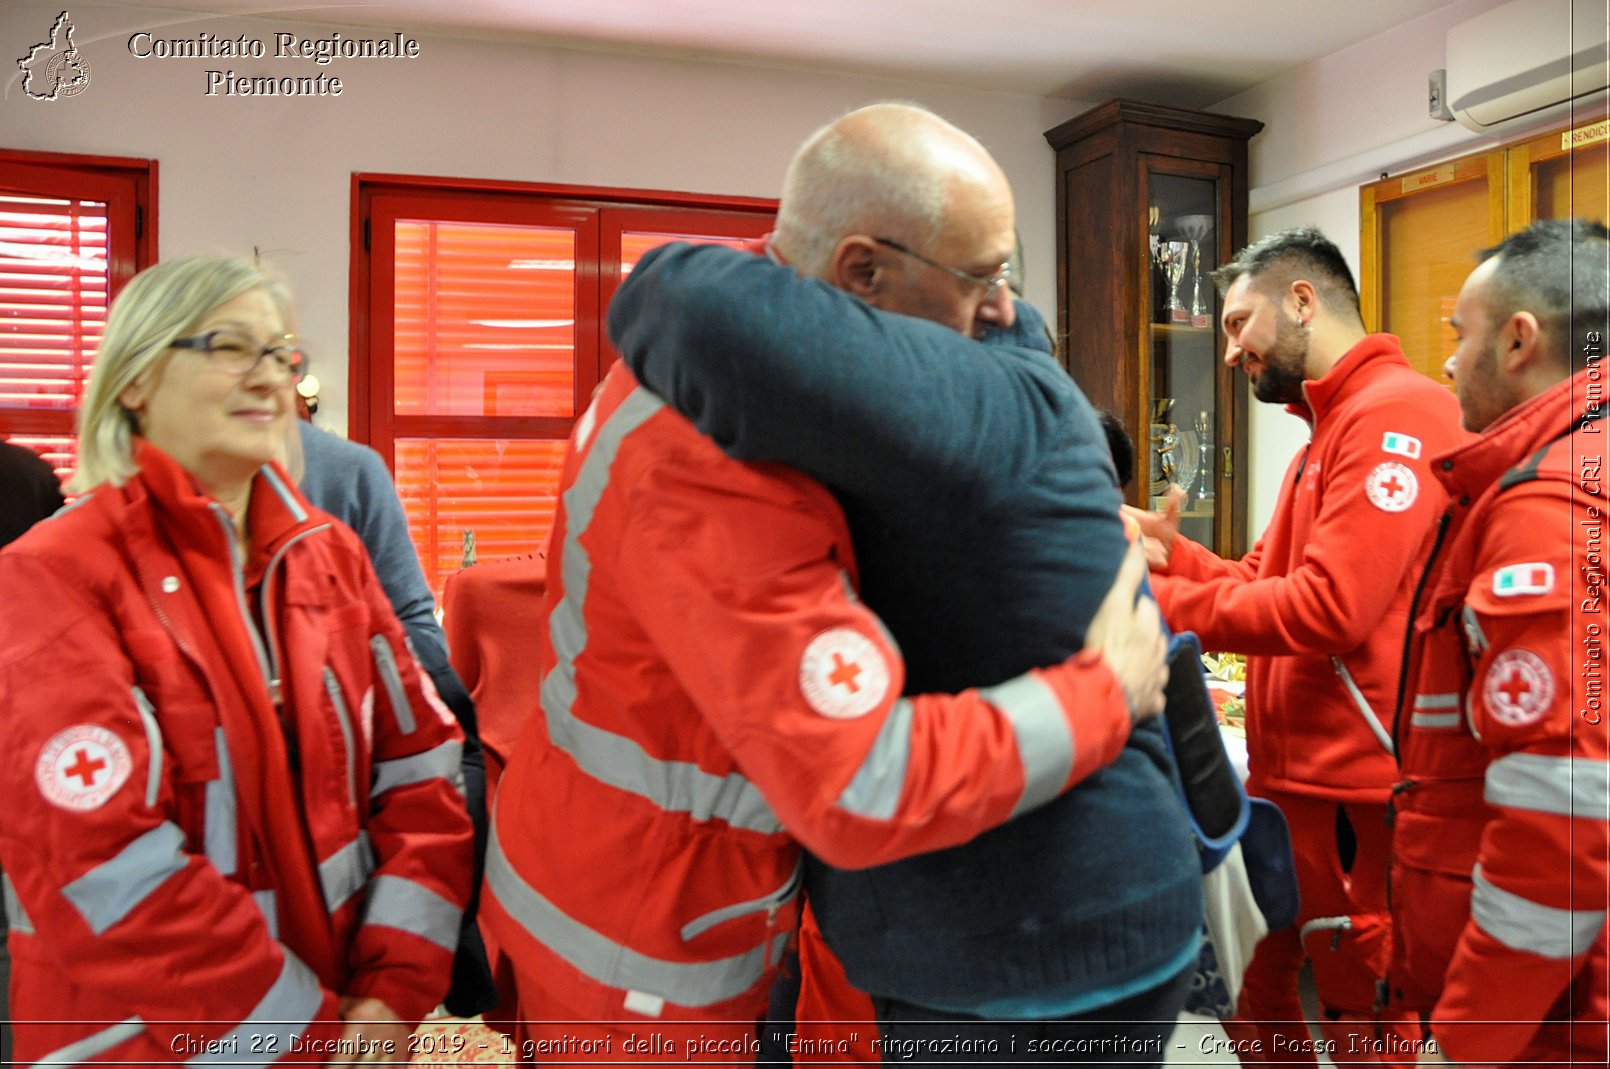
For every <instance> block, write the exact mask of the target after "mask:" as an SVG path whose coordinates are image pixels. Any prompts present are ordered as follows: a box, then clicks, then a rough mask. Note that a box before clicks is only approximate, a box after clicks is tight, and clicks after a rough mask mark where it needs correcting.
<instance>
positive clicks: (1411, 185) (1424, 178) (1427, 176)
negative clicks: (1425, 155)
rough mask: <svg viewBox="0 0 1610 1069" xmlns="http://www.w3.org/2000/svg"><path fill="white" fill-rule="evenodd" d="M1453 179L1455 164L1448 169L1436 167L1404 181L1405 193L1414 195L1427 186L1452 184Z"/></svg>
mask: <svg viewBox="0 0 1610 1069" xmlns="http://www.w3.org/2000/svg"><path fill="white" fill-rule="evenodd" d="M1453 179H1454V172H1453V164H1451V163H1450V164H1448V165H1447V166H1446V167H1435V168H1432V169H1431V170H1429V171H1419V172H1417V173H1415V174H1411V175H1409V176H1408V177H1407V178H1405V179H1403V192H1405V193H1413V192H1414V191H1415V190H1417V189H1425V188H1426V187H1427V186H1440V185H1442V183H1444V182H1452V181H1453Z"/></svg>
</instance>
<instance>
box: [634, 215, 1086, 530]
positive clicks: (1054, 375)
mask: <svg viewBox="0 0 1610 1069" xmlns="http://www.w3.org/2000/svg"><path fill="white" fill-rule="evenodd" d="M1017 311H1018V315H1017V322H1016V323H1015V324H1014V326H1013V327H1012V328H1011V329H1010V330H1007V331H998V332H996V333H995V335H994V336H992V337H989V338H986V339H984V340H982V341H975V340H973V339H971V338H968V337H966V336H965V335H962V334H960V333H958V332H956V331H955V330H952V329H949V328H947V327H943V326H941V325H939V324H937V323H931V322H929V321H927V320H923V319H916V318H912V317H910V316H903V315H897V314H894V313H889V312H882V311H879V310H877V309H874V308H871V307H869V306H868V305H866V304H864V303H863V302H861V301H859V300H857V299H856V298H854V297H852V296H850V295H849V294H847V293H844V292H842V291H841V290H838V289H835V288H833V287H831V286H829V285H827V284H826V283H823V282H821V281H819V280H815V279H808V278H803V277H801V276H799V275H798V274H797V273H796V272H795V271H794V270H793V269H792V268H790V267H787V266H785V265H781V264H777V263H775V262H773V261H771V260H770V259H768V258H767V257H764V256H756V255H754V254H752V253H747V252H741V251H737V250H733V249H728V248H724V247H720V246H708V245H701V246H694V245H685V244H673V245H668V246H663V247H661V248H659V249H656V250H654V251H652V252H650V253H649V254H648V255H647V256H646V257H644V259H643V260H642V261H641V262H640V263H639V264H638V265H637V266H636V267H635V268H634V269H633V271H632V273H631V276H630V277H629V278H628V280H627V281H626V283H625V284H623V285H622V287H621V289H620V291H619V292H618V293H617V295H616V297H615V300H614V301H613V303H612V304H611V306H610V309H609V318H608V326H609V334H610V339H611V341H613V342H614V344H615V346H616V348H618V349H619V350H620V352H621V354H622V356H623V357H624V359H625V360H626V363H627V365H628V366H629V367H630V368H631V369H632V371H633V373H634V374H636V375H637V376H638V378H639V379H640V380H641V381H642V382H643V383H644V384H645V385H647V386H648V387H649V389H651V390H653V391H654V392H655V393H657V394H659V395H660V396H662V397H664V398H665V400H666V401H667V402H668V403H669V404H670V405H671V406H672V407H674V408H676V409H677V410H678V411H680V412H681V413H682V414H683V415H685V416H687V417H688V418H689V419H691V420H692V421H693V422H694V424H695V425H696V426H698V428H699V429H700V430H701V431H703V432H704V433H705V434H707V435H709V436H710V437H711V438H712V439H714V440H715V442H716V443H717V444H718V445H719V446H721V448H722V449H723V450H725V451H726V452H727V453H728V454H729V455H731V456H733V457H736V458H738V459H740V460H756V461H775V462H779V463H784V464H788V465H790V466H792V467H795V468H798V469H799V470H801V471H804V472H806V473H807V474H809V475H812V476H814V477H815V478H817V479H820V480H821V481H822V482H824V483H825V484H827V485H828V486H830V487H832V488H833V489H835V490H836V491H839V492H841V493H845V494H849V495H852V496H855V497H859V498H863V499H867V500H874V501H878V502H880V503H888V504H898V502H900V501H901V500H903V499H905V498H906V497H908V496H926V497H927V498H928V499H929V500H932V499H933V497H934V495H936V494H939V495H943V496H949V497H952V498H956V499H967V498H969V497H975V496H978V495H981V494H986V493H994V492H996V491H998V490H999V489H1000V488H1001V487H1003V486H1007V485H1010V484H1011V483H1013V482H1015V481H1016V480H1017V478H1019V477H1020V476H1022V475H1025V474H1027V473H1028V472H1030V471H1032V470H1033V468H1034V465H1035V464H1036V463H1037V462H1038V460H1039V459H1040V458H1041V457H1043V455H1044V451H1045V447H1046V442H1047V441H1048V440H1050V439H1051V438H1052V436H1053V435H1055V434H1056V433H1057V427H1058V425H1059V424H1060V423H1061V422H1062V420H1063V419H1064V418H1066V417H1067V416H1068V415H1069V413H1070V412H1071V411H1072V410H1073V408H1074V406H1075V405H1077V404H1078V403H1079V402H1078V400H1077V398H1078V391H1077V389H1076V388H1075V387H1074V386H1073V384H1072V381H1071V380H1070V379H1068V377H1067V375H1066V374H1065V373H1064V372H1063V371H1062V369H1061V368H1060V367H1059V366H1058V365H1057V364H1056V362H1055V361H1054V360H1052V359H1051V357H1050V355H1049V349H1050V344H1049V338H1048V336H1047V334H1046V330H1045V323H1044V320H1043V319H1042V318H1041V317H1040V315H1039V313H1038V312H1036V311H1035V310H1034V309H1033V308H1032V307H1030V306H1029V305H1027V304H1023V303H1021V302H1019V304H1018V306H1017Z"/></svg>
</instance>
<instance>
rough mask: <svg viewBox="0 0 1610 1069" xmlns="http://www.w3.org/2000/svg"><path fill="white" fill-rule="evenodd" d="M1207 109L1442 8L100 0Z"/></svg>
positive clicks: (1131, 1)
mask: <svg viewBox="0 0 1610 1069" xmlns="http://www.w3.org/2000/svg"><path fill="white" fill-rule="evenodd" d="M110 2H112V3H120V4H123V5H125V6H138V7H142V8H152V7H160V8H166V9H170V10H174V9H177V10H183V11H195V12H210V13H216V14H224V13H227V14H235V15H242V16H245V15H254V16H259V17H275V18H284V17H286V16H293V17H295V18H297V19H300V20H304V21H307V22H317V23H326V24H330V25H333V26H352V27H370V28H375V29H385V30H407V31H414V32H420V33H425V32H428V33H431V34H436V35H446V36H455V37H469V38H478V39H486V40H497V41H503V42H507V41H511V40H516V41H529V42H533V43H543V44H552V45H563V46H571V47H583V48H592V49H608V50H624V51H633V52H647V53H653V54H668V55H677V56H692V57H700V58H715V59H726V60H734V61H739V62H749V63H760V64H765V65H773V66H790V67H809V68H812V69H817V70H821V69H827V70H840V71H845V72H854V73H860V74H873V75H885V76H889V77H893V78H899V79H901V80H907V81H919V82H929V83H936V84H941V85H952V86H961V87H966V88H971V89H991V90H999V91H1005V92H1016V93H1029V94H1033V95H1036V96H1049V97H1060V98H1064V99H1069V100H1079V101H1097V100H1106V99H1109V98H1112V97H1133V98H1140V99H1146V100H1151V101H1153V102H1156V103H1161V104H1171V105H1175V106H1180V107H1198V108H1200V107H1206V106H1208V105H1210V104H1215V103H1217V102H1219V101H1221V100H1223V99H1225V98H1226V97H1230V96H1233V95H1235V94H1236V93H1239V92H1241V91H1242V90H1244V89H1249V88H1251V87H1252V86H1254V85H1257V84H1259V83H1260V82H1263V81H1266V80H1268V79H1269V78H1272V77H1274V76H1275V75H1277V74H1280V73H1281V72H1283V71H1286V70H1289V69H1291V68H1293V67H1298V66H1301V65H1302V64H1304V63H1307V62H1309V61H1310V60H1314V59H1317V58H1319V57H1321V56H1325V55H1328V54H1330V53H1332V52H1336V51H1338V50H1340V49H1342V48H1345V47H1346V46H1348V45H1350V44H1352V43H1354V42H1356V41H1361V40H1363V39H1365V38H1367V37H1371V36H1373V35H1375V34H1377V33H1380V32H1381V31H1383V30H1386V29H1389V28H1390V27H1392V26H1396V25H1399V24H1401V23H1404V22H1407V21H1409V20H1411V19H1413V18H1415V17H1417V16H1419V15H1422V14H1425V13H1426V12H1428V11H1432V10H1434V9H1436V8H1439V7H1443V6H1446V5H1447V4H1448V3H1449V0H1351V2H1350V3H1345V4H1343V3H1336V2H1322V0H1299V2H1297V3H1293V2H1292V0H808V2H798V0H792V2H783V0H372V2H367V3H364V2H358V3H351V4H339V3H338V4H331V3H316V2H311V0H278V2H276V0H267V2H266V3H265V0H143V2H142V0H110Z"/></svg>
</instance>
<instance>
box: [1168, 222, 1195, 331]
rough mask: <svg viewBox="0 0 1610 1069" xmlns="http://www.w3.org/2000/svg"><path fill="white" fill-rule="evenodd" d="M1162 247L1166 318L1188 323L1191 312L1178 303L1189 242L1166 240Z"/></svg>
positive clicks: (1189, 249)
mask: <svg viewBox="0 0 1610 1069" xmlns="http://www.w3.org/2000/svg"><path fill="white" fill-rule="evenodd" d="M1163 249H1164V260H1163V270H1164V272H1165V273H1166V275H1167V278H1168V318H1169V319H1170V320H1171V321H1173V322H1175V323H1189V322H1190V321H1191V313H1190V312H1189V311H1187V310H1186V308H1185V306H1184V305H1183V304H1181V303H1180V280H1181V279H1183V278H1184V277H1185V268H1186V266H1187V260H1188V258H1189V256H1190V253H1191V246H1190V243H1189V242H1185V241H1168V242H1164V243H1163Z"/></svg>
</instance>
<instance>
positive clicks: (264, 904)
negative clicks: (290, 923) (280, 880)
mask: <svg viewBox="0 0 1610 1069" xmlns="http://www.w3.org/2000/svg"><path fill="white" fill-rule="evenodd" d="M252 901H253V902H255V903H257V911H258V912H259V913H261V914H262V915H263V920H264V921H265V922H267V924H268V934H269V936H270V937H272V938H274V939H278V938H279V937H280V907H279V900H278V899H277V898H276V897H275V896H274V892H273V891H253V892H252Z"/></svg>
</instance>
